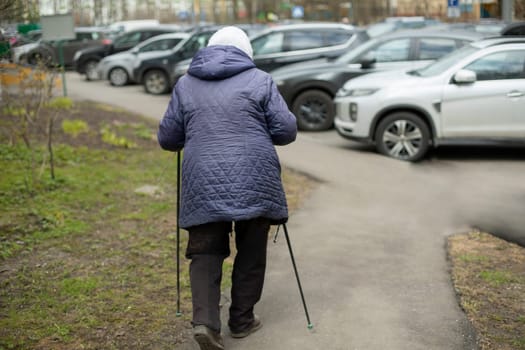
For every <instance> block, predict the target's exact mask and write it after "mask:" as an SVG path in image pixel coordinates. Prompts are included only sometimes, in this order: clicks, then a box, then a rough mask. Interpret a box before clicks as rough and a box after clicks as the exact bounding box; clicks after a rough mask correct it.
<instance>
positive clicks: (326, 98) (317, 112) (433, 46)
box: [271, 29, 483, 131]
mask: <svg viewBox="0 0 525 350" xmlns="http://www.w3.org/2000/svg"><path fill="white" fill-rule="evenodd" d="M482 37H483V36H482V34H479V33H475V32H470V31H469V32H461V31H456V32H447V31H441V30H431V29H425V30H405V31H397V32H394V33H392V34H390V35H383V36H380V37H377V38H375V39H371V40H369V41H368V42H366V43H364V44H362V45H361V46H359V47H357V48H355V49H354V50H350V51H348V52H347V53H346V54H345V55H342V56H340V57H339V58H337V59H336V60H328V59H323V60H315V61H312V62H305V63H301V64H294V65H290V66H287V67H283V68H281V69H277V70H274V71H273V72H271V74H272V76H273V79H274V80H275V82H276V84H277V87H278V88H279V91H280V92H281V94H282V95H283V97H284V100H285V101H286V103H287V104H288V106H289V107H290V110H291V111H292V112H293V113H294V114H295V116H296V117H297V125H298V127H299V129H301V130H307V131H320V130H326V129H329V128H331V127H332V126H333V122H334V117H335V108H334V104H333V98H334V97H335V94H336V93H337V91H338V90H339V88H341V87H342V86H343V84H344V83H345V82H346V81H347V80H348V79H352V78H355V77H358V76H361V75H363V74H367V73H371V72H377V71H383V70H393V69H398V68H412V69H415V68H419V67H422V66H425V65H427V64H429V63H431V62H432V61H434V60H436V59H438V58H440V57H442V56H444V55H445V54H447V53H449V52H451V51H454V50H456V49H458V48H460V47H461V46H463V45H465V44H466V43H469V42H472V41H474V40H478V39H481V38H482Z"/></svg>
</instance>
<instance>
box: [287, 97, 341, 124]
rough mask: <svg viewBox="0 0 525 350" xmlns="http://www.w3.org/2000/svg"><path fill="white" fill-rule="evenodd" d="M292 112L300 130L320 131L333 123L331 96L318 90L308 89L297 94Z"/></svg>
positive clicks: (333, 108)
mask: <svg viewBox="0 0 525 350" xmlns="http://www.w3.org/2000/svg"><path fill="white" fill-rule="evenodd" d="M292 112H293V114H295V116H296V117H297V126H298V128H299V129H301V130H306V131H321V130H326V129H330V128H331V127H332V126H333V124H334V116H335V106H334V103H333V98H332V97H331V96H330V95H328V94H327V93H326V92H323V91H320V90H308V91H305V92H303V93H301V94H300V95H299V96H297V98H296V99H295V101H294V102H293V105H292Z"/></svg>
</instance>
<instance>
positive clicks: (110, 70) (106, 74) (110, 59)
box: [97, 33, 190, 86]
mask: <svg viewBox="0 0 525 350" xmlns="http://www.w3.org/2000/svg"><path fill="white" fill-rule="evenodd" d="M189 36H190V34H188V33H168V34H161V35H157V36H154V37H153V38H149V39H148V40H145V41H143V42H141V43H140V44H138V45H137V46H135V47H134V48H132V49H130V50H127V51H124V52H119V53H116V54H113V55H109V56H107V57H105V58H103V59H102V61H100V62H99V63H98V65H97V71H98V77H99V78H100V79H108V80H109V82H110V83H111V85H113V86H123V85H126V84H128V83H130V82H134V80H133V67H134V66H135V62H136V61H140V60H145V59H148V58H151V57H152V56H156V55H158V54H159V53H161V54H166V53H168V52H171V50H173V49H174V48H177V46H178V45H180V44H181V43H182V41H184V40H185V39H187V38H189Z"/></svg>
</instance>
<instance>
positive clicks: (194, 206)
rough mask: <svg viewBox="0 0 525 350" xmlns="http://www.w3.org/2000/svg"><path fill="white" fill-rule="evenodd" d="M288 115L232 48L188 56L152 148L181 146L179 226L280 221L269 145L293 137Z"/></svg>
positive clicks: (280, 198)
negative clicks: (188, 62) (260, 219)
mask: <svg viewBox="0 0 525 350" xmlns="http://www.w3.org/2000/svg"><path fill="white" fill-rule="evenodd" d="M296 134H297V126H296V120H295V116H294V115H293V114H292V113H291V112H290V111H289V110H288V107H287V105H286V103H285V102H284V100H283V98H282V97H281V95H280V94H279V92H278V90H277V87H276V86H275V84H274V82H273V80H272V78H271V76H270V75H268V74H267V73H265V72H263V71H261V70H259V69H257V68H256V67H255V65H254V63H253V61H252V60H251V59H250V58H249V57H248V56H247V55H246V54H245V53H244V52H243V51H241V50H239V49H237V48H236V47H234V46H221V45H215V46H209V47H206V48H203V49H201V50H200V51H198V52H197V54H196V55H195V56H194V58H193V60H192V63H191V65H190V68H189V70H188V74H186V75H185V76H183V77H182V78H181V79H179V81H178V82H177V84H176V85H175V87H174V89H173V93H172V96H171V100H170V103H169V105H168V108H167V110H166V113H165V115H164V117H163V119H162V120H161V122H160V125H159V130H158V141H159V144H160V146H161V147H162V148H163V149H165V150H169V151H178V150H181V149H182V148H184V158H183V163H182V186H181V187H182V190H181V208H180V218H179V219H180V226H181V227H183V228H188V227H191V226H195V225H200V224H204V223H208V222H217V221H237V220H247V219H252V218H256V217H265V218H268V219H271V220H273V221H274V222H275V223H277V222H285V221H286V220H287V218H288V210H287V205H286V198H285V194H284V190H283V187H282V183H281V167H280V164H279V159H278V157H277V153H276V151H275V147H274V145H286V144H288V143H291V142H293V141H294V140H295V137H296Z"/></svg>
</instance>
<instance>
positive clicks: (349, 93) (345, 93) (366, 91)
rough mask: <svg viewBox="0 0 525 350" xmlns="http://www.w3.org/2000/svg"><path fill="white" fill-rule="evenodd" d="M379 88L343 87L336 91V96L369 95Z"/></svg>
mask: <svg viewBox="0 0 525 350" xmlns="http://www.w3.org/2000/svg"><path fill="white" fill-rule="evenodd" d="M378 90H379V89H372V88H368V89H348V90H347V89H345V88H344V87H343V88H341V89H339V91H337V95H336V96H337V97H348V96H353V97H359V96H369V95H372V94H374V93H376V92H377V91H378Z"/></svg>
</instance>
